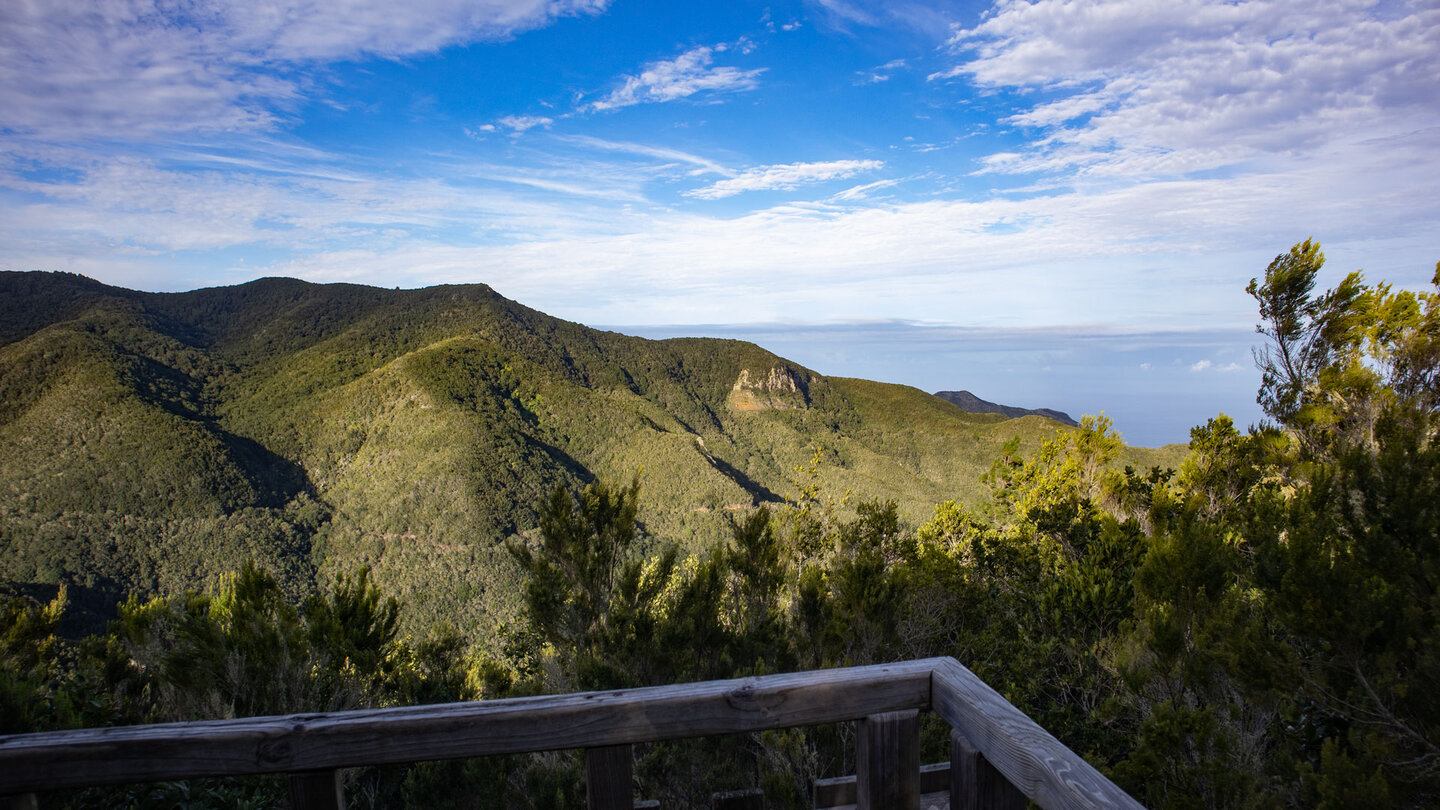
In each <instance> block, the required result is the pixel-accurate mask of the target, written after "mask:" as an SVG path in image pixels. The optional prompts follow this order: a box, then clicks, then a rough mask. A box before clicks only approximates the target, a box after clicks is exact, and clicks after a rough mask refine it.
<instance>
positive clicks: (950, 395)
mask: <svg viewBox="0 0 1440 810" xmlns="http://www.w3.org/2000/svg"><path fill="white" fill-rule="evenodd" d="M935 396H937V397H939V398H941V399H943V400H945V401H946V402H949V403H952V404H954V405H956V406H958V407H959V408H960V410H962V411H968V412H969V413H998V414H1000V415H1002V416H1008V417H1011V418H1012V419H1013V418H1014V417H1017V416H1043V417H1045V418H1046V419H1054V420H1055V421H1056V422H1060V423H1061V424H1065V425H1069V426H1070V427H1079V426H1080V423H1079V422H1076V421H1075V420H1074V419H1071V418H1070V414H1068V413H1063V412H1061V411H1054V410H1051V409H1049V408H1033V409H1032V408H1016V407H1014V406H1011V405H997V404H996V403H994V402H990V401H989V400H984V399H981V398H979V397H977V396H975V395H974V394H972V393H970V392H969V391H936V392H935Z"/></svg>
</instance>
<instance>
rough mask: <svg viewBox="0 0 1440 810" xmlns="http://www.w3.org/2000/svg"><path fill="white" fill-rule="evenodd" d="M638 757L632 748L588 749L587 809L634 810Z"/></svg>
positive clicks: (586, 753)
mask: <svg viewBox="0 0 1440 810" xmlns="http://www.w3.org/2000/svg"><path fill="white" fill-rule="evenodd" d="M634 785H635V757H634V755H633V754H632V753H631V751H630V746H628V745H607V746H605V747H604V748H587V749H586V750H585V806H586V807H587V808H589V810H631V808H633V807H634V805H635V787H634Z"/></svg>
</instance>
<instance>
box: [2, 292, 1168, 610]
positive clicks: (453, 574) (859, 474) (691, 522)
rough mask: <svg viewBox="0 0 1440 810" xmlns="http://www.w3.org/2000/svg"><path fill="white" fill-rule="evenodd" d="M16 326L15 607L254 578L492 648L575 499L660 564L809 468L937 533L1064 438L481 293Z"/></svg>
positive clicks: (259, 298)
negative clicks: (633, 505) (522, 551)
mask: <svg viewBox="0 0 1440 810" xmlns="http://www.w3.org/2000/svg"><path fill="white" fill-rule="evenodd" d="M0 302H3V303H0V323H5V324H7V325H6V326H5V327H3V328H0V338H3V339H0V549H3V550H4V551H3V554H0V579H3V580H8V581H11V582H17V583H22V584H23V583H31V584H46V583H56V582H70V583H74V584H76V585H78V586H84V587H91V588H111V589H113V590H114V591H115V592H117V593H138V594H141V595H146V594H157V593H174V592H179V591H182V590H184V589H187V588H199V587H202V586H204V585H206V584H207V583H209V582H211V581H213V579H214V578H215V577H217V576H219V575H220V574H221V573H223V572H224V571H226V570H233V569H236V568H238V567H239V566H240V565H241V564H243V563H244V562H245V561H246V560H257V561H261V562H263V563H264V564H265V565H266V566H267V567H268V568H270V569H271V570H272V571H274V572H275V573H276V574H277V576H278V577H279V578H280V579H281V581H282V583H283V584H284V586H285V587H286V588H287V589H288V590H289V592H291V593H292V594H297V595H298V594H302V593H305V592H307V591H308V590H310V589H312V588H313V587H315V586H316V585H317V584H322V583H324V582H329V581H333V579H334V578H335V577H336V576H338V575H339V574H341V573H346V572H349V571H353V570H354V569H355V568H357V567H359V566H370V567H371V568H372V569H373V570H374V574H375V577H376V580H377V582H379V583H381V584H382V585H384V586H385V587H386V588H387V590H389V591H390V592H392V593H396V594H397V595H398V596H400V597H401V598H402V599H403V600H405V601H407V602H408V603H409V605H410V609H409V610H407V615H408V616H410V617H411V619H412V620H413V621H414V622H416V623H417V624H424V623H434V622H441V621H445V622H451V623H454V624H457V625H462V626H464V627H466V629H467V635H474V636H485V635H486V634H490V635H493V633H494V632H495V631H496V629H497V628H498V626H499V625H500V624H503V622H504V621H505V618H506V617H507V616H511V615H513V613H514V609H515V606H516V605H517V600H518V593H519V591H518V584H517V583H518V572H517V571H516V569H515V564H514V561H513V560H512V559H511V558H510V556H509V555H508V553H506V552H505V550H504V548H505V544H506V543H507V542H511V541H520V542H523V541H524V540H525V538H526V537H528V536H532V535H533V532H534V530H535V526H536V520H537V516H538V513H537V510H538V508H539V505H540V504H542V503H543V502H544V501H545V499H546V498H547V497H548V496H549V494H550V492H551V491H553V489H554V488H555V487H557V486H559V487H564V488H568V489H571V490H575V489H577V488H579V487H580V486H582V485H584V484H586V483H588V482H590V481H593V480H595V479H596V478H607V479H612V480H613V479H620V480H628V479H629V478H630V477H631V476H632V475H637V474H638V475H639V476H640V478H641V482H642V490H641V492H642V496H641V498H642V503H641V506H642V511H641V518H642V520H643V521H645V523H646V527H645V528H646V530H647V536H649V537H650V538H652V541H654V542H660V541H674V542H677V543H679V544H680V545H681V547H682V548H683V549H686V550H689V551H692V552H696V551H698V550H699V549H702V548H704V547H706V546H708V545H710V544H712V543H714V542H717V541H719V540H722V539H723V538H725V537H726V536H728V523H727V520H726V515H728V514H731V513H732V512H733V511H734V508H742V509H750V508H754V507H755V506H757V505H759V504H761V503H773V502H775V501H776V500H778V499H783V498H786V497H789V496H790V495H791V494H792V493H795V492H797V491H799V489H800V487H801V485H802V483H801V482H800V481H799V480H798V478H797V477H798V476H800V475H801V473H798V472H797V470H800V469H803V468H806V467H807V464H808V463H809V462H810V461H811V460H812V459H815V458H818V460H819V461H818V467H817V468H816V472H815V473H814V475H815V481H814V483H816V484H817V485H818V486H819V489H820V492H821V493H822V495H823V496H824V497H827V498H831V499H833V500H836V501H842V500H844V497H845V493H847V492H855V493H860V495H861V496H863V497H873V498H879V499H884V500H895V501H896V502H897V504H898V506H899V508H900V512H901V514H902V515H903V516H904V517H905V518H906V519H907V520H910V521H912V522H919V521H921V520H924V519H925V518H927V517H928V516H929V513H930V511H931V510H932V509H933V505H934V504H935V503H937V502H940V501H943V500H948V499H959V500H961V501H969V502H975V501H977V500H978V499H980V498H981V497H982V495H983V493H984V488H983V486H982V484H981V483H980V481H979V476H980V474H981V473H982V472H983V471H984V470H985V469H988V466H989V464H990V462H991V460H993V458H994V457H995V456H996V455H997V454H998V452H999V449H1000V447H1001V446H1002V445H1003V444H1004V443H1005V441H1007V440H1008V439H1010V438H1011V437H1012V436H1017V435H1018V436H1020V437H1021V439H1022V444H1023V445H1024V446H1025V447H1034V446H1036V445H1037V444H1038V442H1039V441H1040V440H1042V439H1043V438H1046V437H1048V436H1049V435H1052V434H1053V432H1054V431H1055V430H1057V429H1060V425H1058V424H1057V423H1054V422H1051V421H1048V420H1043V419H1038V418H1036V417H1029V418H1027V419H1022V420H1012V421H1009V422H1006V421H1004V420H1001V419H999V418H998V417H995V416H989V415H976V414H965V413H964V412H962V411H959V410H957V409H954V408H952V407H951V406H949V405H945V404H942V403H941V402H940V401H939V400H938V399H937V398H935V397H932V396H931V395H929V394H926V393H925V392H922V391H919V390H918V389H913V388H908V387H905V386H896V385H888V384H882V383H874V382H870V381H864V380H852V379H847V378H842V377H827V376H825V375H822V374H819V373H817V372H815V371H813V370H811V369H807V368H805V367H803V366H800V365H799V364H796V363H793V362H791V361H788V360H785V359H784V358H781V357H779V356H777V355H775V354H773V353H771V352H768V351H766V350H765V349H763V348H761V347H759V346H756V345H754V344H750V343H745V342H742V341H734V340H720V339H710V338H675V339H670V340H663V341H652V340H645V339H642V338H635V337H629V336H625V335H621V334H619V333H615V332H604V331H600V330H595V329H591V328H589V327H585V326H583V325H580V324H575V323H570V322H566V321H562V320H559V319H556V318H552V317H550V316H548V315H545V314H544V313H541V312H539V311H537V310H533V309H530V308H528V307H525V306H524V305H522V304H519V303H517V302H514V301H511V300H509V299H506V298H504V297H503V296H501V295H499V294H498V293H496V292H495V291H494V290H493V289H491V288H490V287H488V286H486V285H479V284H477V285H451V286H446V287H430V288H423V289H418V290H387V289H380V288H373V287H362V286H358V285H328V284H327V285H317V284H310V283H308V282H303V281H298V280H294V279H261V280H256V281H252V282H247V283H246V284H241V285H236V286H233V287H220V288H208V289H203V290H196V291H191V292H186V293H147V292H137V291H133V290H125V289H123V288H116V287H109V286H106V285H103V284H101V283H99V282H96V281H93V280H91V279H87V278H85V277H83V276H75V275H71V274H46V273H38V274H22V273H3V274H0ZM12 315H13V316H14V317H13V319H12V317H11V316H12ZM1130 452H1131V454H1132V456H1134V460H1135V461H1136V463H1137V464H1140V465H1148V460H1149V459H1152V458H1158V457H1160V456H1156V453H1161V451H1144V450H1133V451H1130ZM1162 455H1163V453H1162Z"/></svg>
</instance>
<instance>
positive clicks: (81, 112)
mask: <svg viewBox="0 0 1440 810" xmlns="http://www.w3.org/2000/svg"><path fill="white" fill-rule="evenodd" d="M607 4H608V0H519V2H510V0H423V1H422V2H415V3H401V4H396V3H392V2H387V0H342V1H341V2H337V3H313V2H306V0H278V2H270V3H265V4H261V5H255V4H252V3H246V2H235V1H233V0H208V1H204V0H202V1H201V2H194V3H134V2H128V1H127V0H46V1H45V2H8V3H5V4H4V5H3V8H0V42H3V46H0V108H3V109H4V110H5V126H6V127H7V128H9V129H10V130H12V131H14V132H18V133H21V134H23V135H31V136H36V137H42V138H76V137H80V138H83V137H88V136H101V137H113V136H114V135H116V134H117V133H125V134H127V135H129V136H131V137H142V138H143V137H146V136H149V135H153V134H157V133H173V132H233V131H242V130H248V131H253V130H261V129H266V128H269V127H273V126H275V125H276V124H277V122H279V121H281V120H283V119H284V118H285V117H286V116H287V115H289V114H290V111H291V110H292V109H293V107H294V106H295V105H296V104H297V103H298V101H299V100H300V99H301V98H302V97H303V96H305V95H307V94H308V93H310V92H312V91H313V90H314V86H315V85H314V83H313V81H312V80H311V79H310V78H308V77H307V75H306V70H307V69H308V68H309V67H310V66H311V65H313V64H315V63H319V62H324V61H333V60H338V59H348V58H357V57H362V56H380V57H386V58H398V57H405V56H409V55H412V54H418V53H428V52H432V51H435V50H438V49H440V48H443V47H446V46H449V45H454V44H457V43H462V42H474V41H485V40H498V39H504V38H507V37H510V36H513V35H514V34H516V33H519V32H521V31H525V30H528V29H532V28H536V27H539V26H543V25H546V24H548V23H550V22H551V21H553V20H554V19H556V18H557V17H561V16H566V15H574V14H594V13H598V12H600V11H603V10H604V8H605V7H606V5H607Z"/></svg>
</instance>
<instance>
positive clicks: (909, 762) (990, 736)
mask: <svg viewBox="0 0 1440 810" xmlns="http://www.w3.org/2000/svg"><path fill="white" fill-rule="evenodd" d="M921 711H933V712H935V713H936V714H938V715H939V716H940V717H942V718H944V719H945V720H946V721H947V722H948V723H949V724H950V726H951V729H952V732H951V752H950V756H951V763H950V769H949V771H950V778H949V783H950V785H949V786H950V794H951V798H950V807H952V808H955V809H956V810H960V809H961V808H967V809H968V808H977V809H978V808H992V807H1001V808H1012V807H1014V808H1023V807H1024V806H1025V798H1026V797H1028V798H1029V799H1030V800H1032V801H1034V802H1035V803H1036V804H1037V805H1039V806H1040V807H1043V808H1047V810H1061V809H1062V808H1063V809H1065V810H1070V809H1071V808H1074V809H1075V810H1080V808H1139V807H1140V805H1139V804H1138V803H1136V802H1135V800H1134V799H1132V798H1130V797H1129V796H1128V795H1126V794H1125V793H1124V792H1123V791H1121V790H1120V789H1119V788H1118V787H1116V786H1115V785H1114V784H1113V783H1112V782H1110V781H1109V780H1108V779H1106V778H1105V777H1104V776H1102V775H1101V774H1100V773H1099V772H1098V771H1096V770H1095V769H1094V768H1093V767H1091V766H1090V765H1089V764H1088V763H1087V762H1085V760H1083V759H1081V758H1080V757H1079V756H1077V755H1076V754H1075V753H1074V752H1073V751H1071V750H1070V749H1068V748H1066V747H1065V746H1064V745H1062V744H1061V743H1060V742H1059V741H1058V740H1056V739H1055V738H1054V737H1053V736H1051V735H1050V734H1049V733H1048V732H1046V731H1045V730H1044V729H1043V728H1041V727H1040V726H1038V725H1036V724H1035V722H1034V721H1032V720H1031V719H1030V718H1028V717H1026V716H1025V715H1024V714H1022V713H1021V712H1020V711H1019V710H1018V709H1016V708H1015V707H1014V706H1012V705H1010V704H1009V703H1008V702H1007V701H1006V700H1005V699H1004V698H1002V697H1000V695H999V694H997V693H996V692H995V690H993V689H991V688H990V687H989V686H987V685H986V684H985V683H984V682H983V681H981V680H980V679H979V678H977V677H976V676H975V675H974V673H972V672H971V671H970V670H968V669H966V668H965V667H964V666H962V665H961V664H960V663H959V662H957V661H955V659H953V658H930V659H925V660H921V661H908V662H903V663H898V664H882V665H877V666H868V667H853V668H849V669H828V670H817V671H813V672H799V673H793V674H786V675H767V676H764V677H755V678H742V679H738V680H732V681H708V682H704V683H688V684H676V685H673V686H655V687H648V688H643V689H626V690H621V691H614V692H583V693H578V694H571V695H552V696H545V697H530V698H512V699H506V700H490V701H480V702H473V703H448V704H439V705H430V706H414V707H402V708H390V709H367V710H360V711H348V712H332V713H326V714H295V715H288V716H283V717H252V718H242V719H236V720H216V721H206V722H197V723H165V724H159V725H149V726H122V727H117V728H101V729H81V730H77V731H55V732H45V733H40V734H16V735H11V736H4V737H0V796H9V797H11V798H10V804H11V806H12V807H35V806H36V794H37V793H43V792H44V791H49V790H59V789H68V788H81V787H93V786H99V785H113V784H122V783H127V782H148V781H169V780H177V779H189V778H197V777H218V776H243V775H248V774H272V773H284V774H289V775H290V797H291V803H292V805H293V806H294V807H296V808H297V810H298V809H299V808H304V809H305V810H310V809H311V808H316V809H318V808H324V810H343V808H344V807H345V802H344V797H343V794H342V789H341V786H340V780H339V771H338V770H337V769H339V768H346V767H355V766H362V765H383V764H391V763H401V762H417V761H422V760H438V759H455V758H462V757H481V756H490V755H495V754H515V753H523V752H530V751H548V750H556V749H567V748H581V749H585V752H586V774H587V777H586V778H587V790H588V802H589V806H590V807H591V808H604V809H605V810H619V809H620V808H624V810H629V809H630V808H631V807H632V806H633V802H634V797H633V788H632V783H633V779H632V759H631V752H630V747H631V746H632V745H633V744H635V743H647V742H657V741H660V740H673V739H680V738H684V737H703V736H708V735H713V734H738V733H745V732H752V731H762V730H765V729H776V728H789V727H793V726H812V725H820V724H825V723H839V722H846V721H856V724H857V731H858V734H857V740H858V744H857V746H856V774H855V803H856V805H857V806H858V807H860V808H916V807H918V806H919V802H920V744H919V712H921Z"/></svg>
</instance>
